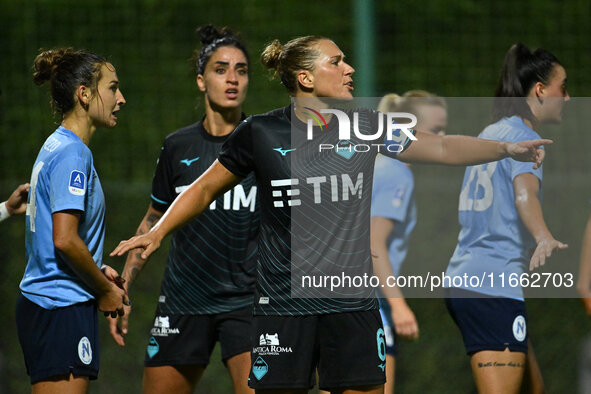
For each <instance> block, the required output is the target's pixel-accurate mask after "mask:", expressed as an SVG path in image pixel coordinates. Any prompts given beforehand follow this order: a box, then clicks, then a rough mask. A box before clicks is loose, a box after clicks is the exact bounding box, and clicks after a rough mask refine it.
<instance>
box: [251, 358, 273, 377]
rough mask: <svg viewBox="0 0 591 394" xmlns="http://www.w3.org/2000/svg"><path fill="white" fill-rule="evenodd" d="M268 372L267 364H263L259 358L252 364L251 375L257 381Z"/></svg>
mask: <svg viewBox="0 0 591 394" xmlns="http://www.w3.org/2000/svg"><path fill="white" fill-rule="evenodd" d="M267 372H269V364H267V363H266V362H265V360H263V359H262V358H261V357H259V358H257V359H256V361H255V362H254V364H252V374H253V375H254V377H255V378H257V380H261V379H262V378H263V376H265V375H266V374H267Z"/></svg>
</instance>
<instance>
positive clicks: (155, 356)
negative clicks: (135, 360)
mask: <svg viewBox="0 0 591 394" xmlns="http://www.w3.org/2000/svg"><path fill="white" fill-rule="evenodd" d="M251 332H252V306H247V307H244V308H240V309H237V310H234V311H230V312H224V313H218V314H215V315H167V314H161V313H158V311H156V317H155V319H154V325H153V327H152V329H151V330H150V334H151V335H150V339H149V341H148V347H147V349H146V358H145V360H144V366H146V367H160V366H164V365H202V366H206V365H207V364H209V357H210V355H211V352H212V351H213V348H214V346H215V343H216V342H217V341H219V342H220V347H221V350H222V361H224V362H226V361H227V360H228V359H229V358H231V357H233V356H236V355H238V354H241V353H246V352H250V349H251V343H252V340H251V338H250V334H251Z"/></svg>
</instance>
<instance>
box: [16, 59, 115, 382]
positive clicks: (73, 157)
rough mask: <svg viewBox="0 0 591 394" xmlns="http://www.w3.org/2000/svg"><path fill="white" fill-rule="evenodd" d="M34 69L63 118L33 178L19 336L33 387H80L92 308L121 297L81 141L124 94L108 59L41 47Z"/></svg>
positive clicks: (106, 120) (110, 309) (91, 357)
mask: <svg viewBox="0 0 591 394" xmlns="http://www.w3.org/2000/svg"><path fill="white" fill-rule="evenodd" d="M34 69H35V73H34V74H33V81H34V82H35V83H36V84H37V85H42V84H44V83H46V82H49V84H50V88H51V98H52V100H51V103H52V106H53V108H54V110H55V111H56V112H57V113H58V115H60V117H61V122H60V123H61V124H60V126H59V127H58V128H57V130H56V131H55V132H54V133H53V134H51V136H49V138H47V140H46V141H45V143H44V144H43V147H42V148H41V150H40V152H39V155H38V156H37V160H36V161H35V165H34V166H33V172H32V175H31V181H30V189H29V201H28V205H27V216H26V258H27V267H26V269H25V275H24V277H23V279H22V281H21V284H20V289H21V295H20V296H19V298H18V300H17V306H16V323H17V329H18V336H19V341H20V344H21V347H22V349H23V354H24V357H25V364H26V366H27V373H28V374H29V375H30V377H31V384H32V386H33V387H32V391H33V392H34V393H66V392H67V393H86V392H87V390H88V381H89V379H96V377H97V375H98V368H99V349H98V321H97V313H96V309H97V307H98V309H99V310H101V311H103V312H106V314H109V313H110V314H111V315H112V316H115V315H117V313H120V314H123V303H124V302H126V300H125V292H124V290H122V289H120V288H119V287H118V286H117V285H116V284H115V283H114V282H115V278H116V277H117V273H116V272H115V271H114V270H113V269H112V268H110V267H106V266H105V267H103V271H102V272H101V269H100V268H99V267H101V262H102V257H103V256H102V254H103V242H104V237H105V197H104V195H103V190H102V188H101V183H100V181H99V178H98V175H97V173H96V170H95V168H94V163H93V158H92V153H91V151H90V149H89V147H88V145H89V143H90V139H91V137H92V136H93V134H94V132H95V131H96V129H97V128H99V127H107V128H112V127H115V126H116V125H117V112H118V111H119V109H120V108H121V106H123V105H124V104H125V99H124V98H123V95H122V94H121V91H120V90H119V80H118V79H117V74H116V72H115V68H114V67H113V65H112V64H111V63H109V62H107V60H106V59H105V58H103V57H102V56H99V55H96V54H93V53H90V52H86V51H83V50H80V51H75V50H73V49H72V48H61V49H53V50H48V51H41V52H40V53H39V55H38V56H37V57H36V58H35V63H34ZM22 192H23V191H21V193H22Z"/></svg>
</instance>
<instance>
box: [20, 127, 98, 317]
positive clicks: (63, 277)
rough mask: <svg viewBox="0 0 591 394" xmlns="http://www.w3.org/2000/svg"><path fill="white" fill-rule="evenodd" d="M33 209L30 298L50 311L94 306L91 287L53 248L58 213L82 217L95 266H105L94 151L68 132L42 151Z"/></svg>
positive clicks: (26, 291)
mask: <svg viewBox="0 0 591 394" xmlns="http://www.w3.org/2000/svg"><path fill="white" fill-rule="evenodd" d="M30 184H31V188H30V191H29V201H28V204H27V217H26V257H27V267H26V269H25V275H24V277H23V280H22V281H21V284H20V288H21V291H22V293H23V295H24V296H25V297H27V298H28V299H29V300H31V301H32V302H34V303H36V304H37V305H39V306H41V307H42V308H45V309H54V308H59V307H64V306H68V305H73V304H76V303H79V302H85V301H88V300H90V299H92V298H94V297H93V295H92V294H91V292H90V289H89V288H88V286H86V285H85V284H84V283H83V282H82V280H80V279H79V278H78V276H77V275H76V274H75V273H74V271H73V270H72V269H71V268H70V265H69V263H68V262H67V261H66V260H65V259H66V257H65V256H63V255H61V254H60V253H59V252H58V251H57V250H56V249H55V247H54V244H53V235H52V232H53V222H52V214H53V213H55V212H60V211H65V210H76V211H79V212H80V213H81V217H80V222H79V226H78V234H79V235H80V238H82V240H83V241H84V243H85V244H86V246H87V247H88V249H89V250H90V253H91V254H92V256H93V258H94V261H95V262H96V264H97V265H98V266H100V265H101V261H102V253H103V242H104V235H105V196H104V194H103V189H102V187H101V184H100V181H99V178H98V175H97V173H96V170H95V169H94V165H93V160H92V154H91V152H90V149H88V147H87V146H86V145H85V144H84V143H83V142H82V140H81V139H80V138H78V136H76V135H75V134H74V133H73V132H72V131H70V130H68V129H65V128H63V127H61V126H60V127H58V129H57V130H56V131H55V132H54V133H53V134H52V135H51V136H49V138H48V139H47V140H46V141H45V143H44V144H43V147H42V148H41V150H40V151H39V155H38V156H37V160H36V161H35V165H34V166H33V173H32V175H31V181H30Z"/></svg>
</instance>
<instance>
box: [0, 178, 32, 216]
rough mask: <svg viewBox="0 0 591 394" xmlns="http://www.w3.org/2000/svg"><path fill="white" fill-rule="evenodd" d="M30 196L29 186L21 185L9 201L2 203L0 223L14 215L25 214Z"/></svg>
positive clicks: (0, 206) (0, 204)
mask: <svg viewBox="0 0 591 394" xmlns="http://www.w3.org/2000/svg"><path fill="white" fill-rule="evenodd" d="M28 195H29V184H28V183H24V184H22V185H19V186H18V187H17V188H16V189H15V190H14V191H13V192H12V194H11V195H10V197H8V200H6V201H4V202H2V203H0V222H1V221H3V220H6V219H8V218H9V217H11V216H12V215H18V214H21V213H25V210H26V209H27V196H28Z"/></svg>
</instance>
